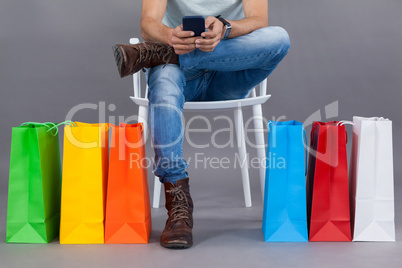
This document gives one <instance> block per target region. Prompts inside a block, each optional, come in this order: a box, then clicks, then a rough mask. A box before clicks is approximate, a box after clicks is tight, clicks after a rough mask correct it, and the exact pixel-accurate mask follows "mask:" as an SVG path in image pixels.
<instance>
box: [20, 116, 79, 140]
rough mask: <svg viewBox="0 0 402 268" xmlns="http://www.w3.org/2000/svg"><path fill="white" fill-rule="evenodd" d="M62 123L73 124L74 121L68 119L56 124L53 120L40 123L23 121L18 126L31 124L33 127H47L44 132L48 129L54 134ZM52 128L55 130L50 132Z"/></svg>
mask: <svg viewBox="0 0 402 268" xmlns="http://www.w3.org/2000/svg"><path fill="white" fill-rule="evenodd" d="M63 124H70V125H75V123H74V122H73V121H69V120H68V121H64V122H61V123H59V124H56V123H53V122H44V123H40V122H25V123H22V124H21V125H20V126H21V127H22V126H30V125H31V126H35V127H47V128H48V129H47V130H46V132H49V131H50V133H51V134H52V135H53V136H56V135H57V134H58V133H59V129H58V127H59V126H60V125H63ZM53 129H54V130H55V131H53V132H52V130H53Z"/></svg>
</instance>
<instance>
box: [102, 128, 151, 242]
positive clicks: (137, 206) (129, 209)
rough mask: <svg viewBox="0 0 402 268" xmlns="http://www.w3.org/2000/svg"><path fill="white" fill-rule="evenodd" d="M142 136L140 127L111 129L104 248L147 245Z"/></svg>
mask: <svg viewBox="0 0 402 268" xmlns="http://www.w3.org/2000/svg"><path fill="white" fill-rule="evenodd" d="M142 134H143V126H142V123H138V124H132V125H129V124H120V126H115V127H112V145H111V148H110V160H109V180H108V185H107V198H106V218H105V244H123V243H148V241H149V237H150V234H151V227H152V224H151V206H150V202H149V193H148V177H147V168H146V162H144V160H146V159H145V145H144V141H143V135H142Z"/></svg>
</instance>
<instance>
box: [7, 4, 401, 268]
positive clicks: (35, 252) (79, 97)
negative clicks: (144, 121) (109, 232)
mask: <svg viewBox="0 0 402 268" xmlns="http://www.w3.org/2000/svg"><path fill="white" fill-rule="evenodd" d="M269 4H270V5H269V8H270V11H269V22H270V25H280V26H282V27H284V28H285V29H286V30H287V31H288V32H289V34H290V37H291V50H290V52H289V54H288V56H287V57H286V58H285V59H284V61H283V62H282V63H281V64H280V66H279V67H278V69H277V70H275V71H274V72H273V74H272V75H271V77H270V79H269V92H270V93H271V94H272V95H273V97H272V99H271V100H270V101H269V102H268V103H267V104H266V105H265V106H264V108H263V111H264V115H265V117H267V118H269V119H271V118H272V117H273V116H274V117H279V116H286V118H287V119H289V120H292V119H295V120H298V121H302V122H303V121H305V120H306V119H307V118H308V117H309V116H310V115H311V114H313V113H314V112H315V111H317V110H321V111H324V107H325V105H327V104H330V103H332V102H334V101H338V104H339V117H337V118H335V119H346V120H351V119H352V116H353V115H361V116H384V117H389V118H390V119H392V120H393V123H394V124H393V127H394V129H393V131H394V157H395V159H394V162H395V195H396V219H397V239H401V237H402V235H401V224H400V222H401V207H400V206H399V203H400V201H401V197H402V196H401V195H402V189H401V187H402V185H401V182H400V177H401V175H402V169H401V166H400V165H399V163H400V161H401V156H402V139H401V135H400V133H401V131H402V128H401V123H402V118H401V112H400V109H401V104H402V91H401V86H402V76H401V71H402V53H401V48H402V46H401V45H402V30H401V27H402V14H401V13H402V1H400V0H352V1H350V0H338V1H333V0H315V1H313V0H304V1H298V0H287V1H284V0H282V1H279V0H271V1H269ZM140 12H141V2H140V1H138V0H132V1H128V0H115V1H105V0H82V1H61V0H31V1H21V0H20V1H14V0H2V1H1V4H0V48H1V49H0V87H1V99H0V101H1V105H0V114H1V115H2V126H3V128H2V129H3V131H1V132H0V141H1V142H0V155H1V158H0V159H1V161H0V267H13V266H15V267H22V266H24V265H30V266H31V267H44V266H53V265H58V266H62V267H64V266H65V267H70V265H71V264H73V263H74V264H75V265H76V267H88V265H89V267H92V266H95V265H97V266H98V267H110V266H111V265H116V264H117V263H118V264H120V266H127V267H154V266H162V264H163V263H168V264H171V265H184V264H185V263H183V262H182V260H184V261H187V262H188V263H190V264H191V266H200V267H205V266H206V265H212V266H220V265H234V266H244V265H250V264H251V265H253V266H257V265H261V264H265V265H268V264H269V265H274V267H276V266H290V265H309V266H311V265H323V264H325V265H326V266H334V267H335V266H338V265H341V264H342V265H346V266H352V265H353V266H360V265H364V266H365V267H370V266H372V267H378V266H379V265H384V264H387V265H388V266H390V267H397V262H398V261H399V262H400V261H402V258H401V257H400V255H401V254H400V252H401V250H402V245H401V243H400V242H396V243H277V244H267V243H264V242H263V237H262V232H261V229H260V226H261V219H262V203H261V196H260V191H259V182H258V173H257V171H256V170H253V169H251V170H250V175H251V187H252V195H253V196H252V197H253V208H249V209H247V208H244V207H243V196H242V187H241V180H240V173H239V170H238V169H234V170H222V169H221V170H218V169H206V170H204V169H195V167H194V166H190V169H189V172H190V177H191V179H192V192H193V196H194V201H195V205H196V210H195V229H194V237H195V246H194V247H193V248H191V249H190V250H187V251H168V250H165V249H163V248H161V247H160V246H159V244H158V239H159V235H160V233H161V231H162V228H163V223H164V220H165V216H164V214H165V211H164V209H163V208H160V209H153V210H152V213H153V233H152V237H151V243H150V244H148V245H114V246H108V245H98V246H96V245H86V246H60V245H59V244H58V243H57V241H54V242H53V243H51V244H49V245H5V244H4V241H5V225H6V200H7V184H8V165H9V150H10V138H11V127H13V126H17V125H19V124H21V123H22V122H25V121H55V122H58V121H62V120H64V118H65V116H66V114H67V112H68V111H69V110H70V109H71V108H72V107H73V106H75V105H77V104H80V103H85V102H88V103H95V104H97V103H99V102H100V101H104V102H106V105H109V104H114V105H116V110H115V111H113V112H110V111H109V112H108V113H107V116H114V117H116V116H119V115H123V116H125V117H128V116H130V115H133V114H135V113H136V110H137V107H136V106H135V105H134V104H133V103H132V102H131V100H129V98H128V96H130V95H131V94H132V93H131V92H132V86H131V80H130V79H129V78H125V79H120V78H119V77H118V74H117V70H116V67H115V64H114V59H113V54H112V49H111V46H112V45H113V44H114V43H127V42H128V39H129V38H130V37H132V36H137V37H138V36H140V31H139V22H140ZM224 114H225V115H231V113H227V112H226V113H224ZM322 114H323V118H322V119H323V120H326V119H325V116H324V113H322ZM193 115H195V114H194V113H188V114H186V115H185V116H186V119H189V118H190V117H191V116H193ZM216 115H217V114H208V115H207V116H208V118H210V119H212V118H213V117H214V116H216ZM249 116H250V110H248V109H246V111H245V118H248V117H249ZM74 119H75V120H79V121H84V122H97V121H99V119H98V114H97V111H94V110H85V111H81V112H80V113H79V114H77V115H76V117H74ZM199 126H201V127H203V124H201V123H200V124H199ZM219 127H221V126H219V125H218V124H217V123H215V124H213V130H216V129H218V128H219ZM307 130H309V129H307ZM61 134H62V132H61ZM191 137H192V138H193V139H194V140H197V141H198V142H199V143H203V142H208V141H209V140H210V137H209V136H208V135H205V134H204V135H202V134H194V135H193V136H191ZM222 139H223V140H224V137H222ZM147 149H148V155H150V156H152V155H153V152H152V150H151V148H150V147H149V145H148V148H147ZM195 152H202V153H205V155H206V156H218V157H223V156H228V157H233V155H234V153H235V152H236V148H225V149H219V150H218V149H214V148H208V149H204V150H197V151H195V150H194V149H193V148H191V147H190V146H189V145H188V144H187V143H186V144H185V156H186V157H191V156H193V157H194V153H195ZM249 152H250V156H251V157H253V156H255V152H254V150H252V149H249ZM149 175H150V188H152V186H153V180H152V179H151V178H152V176H151V170H150V171H149ZM187 262H186V263H187Z"/></svg>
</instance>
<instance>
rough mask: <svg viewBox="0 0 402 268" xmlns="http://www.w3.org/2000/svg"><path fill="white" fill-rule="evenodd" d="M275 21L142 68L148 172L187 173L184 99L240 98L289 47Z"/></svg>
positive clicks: (163, 177)
mask: <svg viewBox="0 0 402 268" xmlns="http://www.w3.org/2000/svg"><path fill="white" fill-rule="evenodd" d="M289 46H290V43H289V36H288V34H287V32H286V31H285V30H284V29H283V28H281V27H266V28H262V29H259V30H256V31H254V32H252V33H250V34H247V35H244V36H240V37H236V38H232V39H228V40H222V41H221V42H220V43H219V44H218V45H217V46H216V48H215V49H214V51H212V52H203V51H201V50H199V49H196V50H194V51H192V52H190V53H187V54H184V55H180V56H179V64H180V66H179V65H176V64H168V65H166V66H165V67H164V68H163V65H159V66H157V67H154V68H151V69H148V70H147V72H146V78H147V83H148V100H149V126H150V132H151V137H152V141H153V144H154V149H155V164H154V173H155V175H156V176H158V177H159V178H160V181H161V182H163V183H164V182H172V183H175V182H176V181H177V180H179V179H183V178H187V177H188V173H187V171H186V169H187V168H188V164H187V162H186V161H185V160H184V159H183V136H184V128H183V124H182V112H183V104H184V102H185V101H217V100H231V99H241V98H245V97H246V96H247V95H248V93H249V92H250V90H251V89H252V88H254V87H255V86H257V85H258V84H259V83H261V82H262V81H263V80H264V79H265V78H267V77H268V76H269V75H270V74H271V72H272V71H273V70H274V69H275V68H276V66H277V65H278V64H279V62H280V61H281V60H282V59H283V58H284V57H285V56H286V54H287V53H288V50H289Z"/></svg>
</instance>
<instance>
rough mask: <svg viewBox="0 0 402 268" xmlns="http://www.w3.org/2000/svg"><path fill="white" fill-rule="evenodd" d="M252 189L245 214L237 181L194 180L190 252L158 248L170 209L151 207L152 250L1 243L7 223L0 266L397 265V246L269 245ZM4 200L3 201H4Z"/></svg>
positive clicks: (0, 233) (257, 198) (256, 193)
mask: <svg viewBox="0 0 402 268" xmlns="http://www.w3.org/2000/svg"><path fill="white" fill-rule="evenodd" d="M206 173H207V174H206V175H207V177H210V176H211V177H212V176H213V174H211V173H210V172H206ZM218 173H220V172H218ZM214 174H215V175H216V172H214ZM218 175H223V174H218ZM203 179H204V178H203ZM211 186H213V187H211ZM252 186H253V187H252V189H253V193H254V196H253V201H254V206H253V207H252V208H245V207H243V199H242V188H241V182H240V179H239V178H223V177H221V178H214V179H209V180H208V181H207V182H205V183H204V182H202V183H201V182H200V180H198V181H196V180H194V182H193V183H192V192H193V196H194V202H195V213H194V220H195V227H194V243H195V244H194V246H193V247H192V248H190V249H188V250H182V251H177V250H176V251H174V250H167V249H164V248H162V247H161V246H160V245H159V243H158V242H159V235H160V234H161V231H162V228H163V225H164V221H165V209H164V208H159V209H152V214H153V216H152V220H153V232H152V235H151V240H150V243H149V244H147V245H59V244H58V241H53V242H52V243H50V244H48V245H20V244H4V237H5V233H4V225H3V224H2V225H1V227H0V237H1V240H0V241H1V244H0V267H24V266H28V265H29V267H53V266H54V265H56V266H57V267H72V265H74V266H73V267H175V266H177V267H180V266H184V265H185V264H188V267H263V266H265V267H268V266H269V267H293V266H294V267H320V266H324V267H381V266H386V267H400V263H401V262H402V256H401V250H402V243H401V242H400V241H397V242H395V243H393V242H390V243H369V242H365V243H361V242H359V243H358V242H349V243H347V242H306V243H265V242H264V241H263V235H262V231H261V220H262V205H261V201H260V194H259V189H258V182H257V180H255V181H253V182H252ZM4 199H5V198H4V196H2V200H1V201H5V200H4ZM398 212H400V211H398ZM398 214H399V215H401V213H398ZM2 215H4V214H3V213H2ZM399 223H400V220H398V225H397V238H399V239H400V238H401V237H402V236H401V235H402V233H401V232H402V230H401V229H402V228H401V226H400V224H399Z"/></svg>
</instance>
